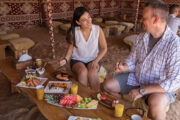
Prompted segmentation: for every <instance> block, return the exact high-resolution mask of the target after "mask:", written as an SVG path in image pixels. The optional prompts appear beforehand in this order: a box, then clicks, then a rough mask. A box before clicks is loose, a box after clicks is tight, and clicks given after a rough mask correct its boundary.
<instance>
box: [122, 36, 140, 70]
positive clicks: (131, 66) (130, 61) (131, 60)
mask: <svg viewBox="0 0 180 120" xmlns="http://www.w3.org/2000/svg"><path fill="white" fill-rule="evenodd" d="M142 37H143V35H142V34H140V35H138V37H137V39H136V41H135V42H134V45H133V47H132V49H131V52H130V55H129V56H128V58H127V59H126V60H125V63H124V64H125V65H126V66H128V70H126V71H131V72H132V71H134V70H135V64H136V61H137V49H138V44H139V41H140V39H141V38H142Z"/></svg>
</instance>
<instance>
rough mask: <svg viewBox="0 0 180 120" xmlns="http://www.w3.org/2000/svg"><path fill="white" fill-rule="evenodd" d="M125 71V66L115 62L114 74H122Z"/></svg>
mask: <svg viewBox="0 0 180 120" xmlns="http://www.w3.org/2000/svg"><path fill="white" fill-rule="evenodd" d="M126 70H127V66H126V65H124V64H123V63H122V62H117V63H116V66H115V72H116V73H122V72H125V71H126Z"/></svg>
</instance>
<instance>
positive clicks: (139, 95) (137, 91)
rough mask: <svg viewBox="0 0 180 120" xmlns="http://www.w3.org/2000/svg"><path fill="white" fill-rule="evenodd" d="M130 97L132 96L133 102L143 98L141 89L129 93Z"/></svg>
mask: <svg viewBox="0 0 180 120" xmlns="http://www.w3.org/2000/svg"><path fill="white" fill-rule="evenodd" d="M129 95H130V96H131V98H132V100H133V101H136V100H137V99H139V98H141V97H143V96H142V95H141V94H140V92H139V88H137V89H133V90H131V91H130V92H129Z"/></svg>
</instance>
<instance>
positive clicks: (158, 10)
mask: <svg viewBox="0 0 180 120" xmlns="http://www.w3.org/2000/svg"><path fill="white" fill-rule="evenodd" d="M145 7H151V8H152V9H153V16H159V17H160V18H161V20H163V21H167V18H168V14H169V10H168V7H167V5H166V4H165V3H164V2H163V1H162V0H149V2H147V3H146V4H145Z"/></svg>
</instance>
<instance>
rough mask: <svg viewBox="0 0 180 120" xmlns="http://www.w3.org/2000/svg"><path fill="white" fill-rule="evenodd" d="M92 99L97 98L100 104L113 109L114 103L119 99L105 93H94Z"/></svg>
mask: <svg viewBox="0 0 180 120" xmlns="http://www.w3.org/2000/svg"><path fill="white" fill-rule="evenodd" d="M92 97H93V98H94V99H97V100H98V101H99V103H100V104H102V105H104V106H106V107H108V108H110V109H114V107H115V104H117V103H119V100H117V99H116V97H114V96H111V95H109V94H107V93H103V92H101V93H97V94H95V95H93V96H92Z"/></svg>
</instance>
